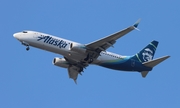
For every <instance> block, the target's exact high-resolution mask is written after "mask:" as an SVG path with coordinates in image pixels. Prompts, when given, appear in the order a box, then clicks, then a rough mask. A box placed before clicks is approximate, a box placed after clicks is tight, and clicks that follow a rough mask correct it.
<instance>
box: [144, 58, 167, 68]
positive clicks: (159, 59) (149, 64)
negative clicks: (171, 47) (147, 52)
mask: <svg viewBox="0 0 180 108" xmlns="http://www.w3.org/2000/svg"><path fill="white" fill-rule="evenodd" d="M169 57H170V56H164V57H161V58H157V59H154V60H151V61H147V62H144V63H143V65H145V66H147V67H154V66H156V65H157V64H159V63H161V62H163V61H164V60H166V59H167V58H169Z"/></svg>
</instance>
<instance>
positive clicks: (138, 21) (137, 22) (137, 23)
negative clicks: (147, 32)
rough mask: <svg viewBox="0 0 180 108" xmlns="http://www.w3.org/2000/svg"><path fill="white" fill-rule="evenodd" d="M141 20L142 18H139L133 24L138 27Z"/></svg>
mask: <svg viewBox="0 0 180 108" xmlns="http://www.w3.org/2000/svg"><path fill="white" fill-rule="evenodd" d="M140 21H141V19H138V20H137V21H136V22H135V24H134V25H133V26H134V27H135V28H137V27H138V25H139V23H140Z"/></svg>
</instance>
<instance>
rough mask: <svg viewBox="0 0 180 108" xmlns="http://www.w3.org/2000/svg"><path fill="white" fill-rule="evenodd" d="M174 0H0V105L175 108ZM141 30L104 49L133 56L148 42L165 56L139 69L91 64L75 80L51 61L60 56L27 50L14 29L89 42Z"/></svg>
mask: <svg viewBox="0 0 180 108" xmlns="http://www.w3.org/2000/svg"><path fill="white" fill-rule="evenodd" d="M179 4H180V1H179V0H174V1H169V0H166V1H163V2H162V1H157V0H148V1H142V0H136V1H134V0H124V1H123V0H109V1H108V0H99V1H95V0H91V1H84V0H75V1H74V0H68V1H67V0H38V1H37V0H34V1H32V0H31V1H24V0H14V1H12V0H11V1H10V0H3V1H1V6H0V13H1V18H0V19H1V20H0V24H1V25H0V31H1V42H0V49H1V71H0V108H17V107H18V108H39V107H42V108H50V107H51V108H60V107H67V108H71V107H78V108H84V107H85V108H92V107H94V108H99V107H104V108H109V107H113V108H119V107H123V108H132V107H133V108H152V107H156V108H169V107H172V108H178V107H180V103H179V102H180V86H179V82H180V79H179V76H180V73H179V71H180V68H179V55H180V51H179V47H178V46H179V45H180V44H179V34H180V30H179V29H180V20H179V19H180V13H179V12H180V7H179ZM139 18H141V19H142V20H141V23H140V25H139V29H140V31H132V32H131V33H129V34H127V35H126V36H124V37H123V38H121V39H119V40H118V41H117V43H116V44H115V45H114V48H110V49H109V51H112V52H115V53H118V54H122V55H133V54H135V53H137V52H138V51H139V50H141V49H142V48H143V47H144V46H146V45H147V44H148V43H149V42H151V41H152V40H158V41H159V42H160V43H159V46H158V49H157V51H156V54H155V58H157V57H161V56H164V55H170V56H171V58H169V59H168V60H166V61H165V62H163V63H161V64H160V65H158V66H157V67H155V68H154V69H153V71H151V72H150V73H149V74H148V76H147V78H145V79H144V78H142V77H141V75H140V74H139V73H132V72H122V71H114V70H110V69H106V68H102V67H98V66H89V67H88V68H87V69H86V70H85V72H84V73H83V75H82V76H79V77H78V85H76V84H74V82H73V80H71V79H69V78H68V74H67V70H66V69H63V68H59V67H56V66H53V65H52V60H53V58H54V57H62V56H61V55H57V54H53V53H50V52H46V51H43V50H39V49H36V48H32V47H31V49H30V51H26V50H25V47H24V46H22V45H21V44H20V43H19V42H18V41H17V40H16V39H14V38H13V36H12V35H13V33H15V32H19V31H22V30H35V31H40V32H44V33H49V34H52V35H55V36H59V37H62V38H66V39H69V40H73V41H77V42H80V43H84V44H86V43H89V42H92V41H94V40H97V39H99V38H102V37H104V36H107V35H110V34H112V33H114V32H117V31H119V30H121V29H124V28H126V27H128V26H130V25H132V24H133V23H134V22H135V21H136V20H137V19H139Z"/></svg>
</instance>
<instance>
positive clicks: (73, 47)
mask: <svg viewBox="0 0 180 108" xmlns="http://www.w3.org/2000/svg"><path fill="white" fill-rule="evenodd" d="M70 50H71V51H74V52H80V53H85V52H86V46H85V45H82V44H78V43H71V44H70Z"/></svg>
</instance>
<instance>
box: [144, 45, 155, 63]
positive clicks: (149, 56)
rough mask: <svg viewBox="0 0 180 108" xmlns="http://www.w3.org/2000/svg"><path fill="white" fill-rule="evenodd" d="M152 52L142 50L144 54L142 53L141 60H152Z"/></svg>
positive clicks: (147, 49)
mask: <svg viewBox="0 0 180 108" xmlns="http://www.w3.org/2000/svg"><path fill="white" fill-rule="evenodd" d="M153 53H154V52H153V51H152V50H150V49H149V48H146V49H144V52H143V53H142V56H143V60H144V61H149V60H152V59H153Z"/></svg>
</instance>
